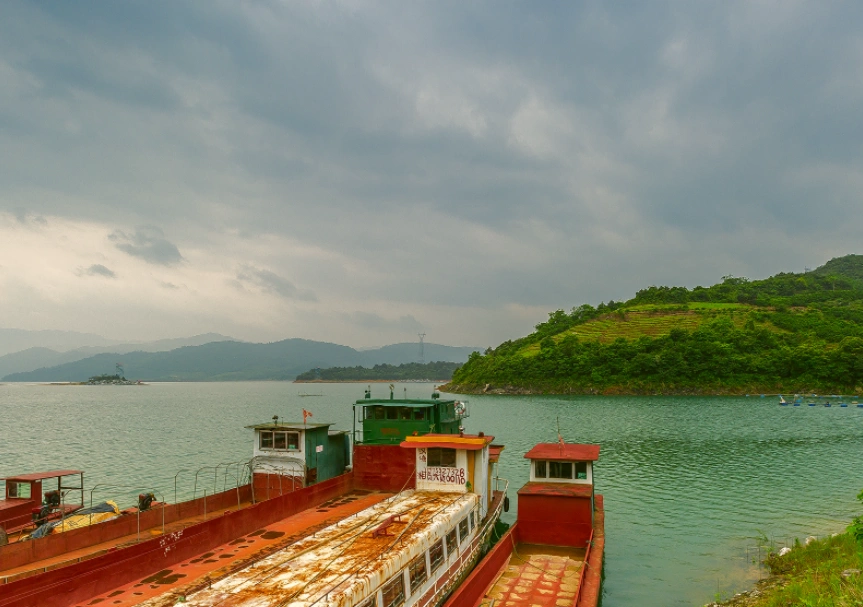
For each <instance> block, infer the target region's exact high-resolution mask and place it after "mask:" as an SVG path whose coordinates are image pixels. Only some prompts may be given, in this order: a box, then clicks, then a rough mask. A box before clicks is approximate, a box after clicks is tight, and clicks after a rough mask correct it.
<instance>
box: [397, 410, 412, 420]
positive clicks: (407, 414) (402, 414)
mask: <svg viewBox="0 0 863 607" xmlns="http://www.w3.org/2000/svg"><path fill="white" fill-rule="evenodd" d="M410 418H411V410H410V407H402V408H401V409H399V419H406V420H410Z"/></svg>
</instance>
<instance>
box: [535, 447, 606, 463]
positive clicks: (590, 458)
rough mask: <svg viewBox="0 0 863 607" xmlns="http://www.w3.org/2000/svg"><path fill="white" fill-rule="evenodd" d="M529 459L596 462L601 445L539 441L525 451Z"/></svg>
mask: <svg viewBox="0 0 863 607" xmlns="http://www.w3.org/2000/svg"><path fill="white" fill-rule="evenodd" d="M524 456H525V457H526V458H527V459H550V460H566V461H578V462H595V461H596V460H598V459H599V445H577V444H572V443H564V444H563V445H561V444H560V443H539V444H538V445H536V446H535V447H534V448H533V449H531V450H530V451H528V452H527V453H525V455H524Z"/></svg>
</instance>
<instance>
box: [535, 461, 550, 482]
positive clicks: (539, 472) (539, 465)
mask: <svg viewBox="0 0 863 607" xmlns="http://www.w3.org/2000/svg"><path fill="white" fill-rule="evenodd" d="M533 475H534V476H535V477H536V478H545V477H546V476H547V475H546V472H545V461H543V460H538V461H535V462H533Z"/></svg>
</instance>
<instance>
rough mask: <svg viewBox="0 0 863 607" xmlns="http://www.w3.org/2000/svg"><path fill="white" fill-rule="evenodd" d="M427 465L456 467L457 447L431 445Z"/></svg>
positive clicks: (432, 466)
mask: <svg viewBox="0 0 863 607" xmlns="http://www.w3.org/2000/svg"><path fill="white" fill-rule="evenodd" d="M426 465H427V466H429V467H430V468H455V449H444V448H441V447H429V450H428V463H427V464H426Z"/></svg>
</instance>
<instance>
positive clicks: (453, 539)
mask: <svg viewBox="0 0 863 607" xmlns="http://www.w3.org/2000/svg"><path fill="white" fill-rule="evenodd" d="M455 533H456V532H455V529H453V530H452V531H450V532H449V533H447V534H446V553H447V556H452V555H453V554H455V553H456V551H457V550H458V536H457V535H456V534H455Z"/></svg>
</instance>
